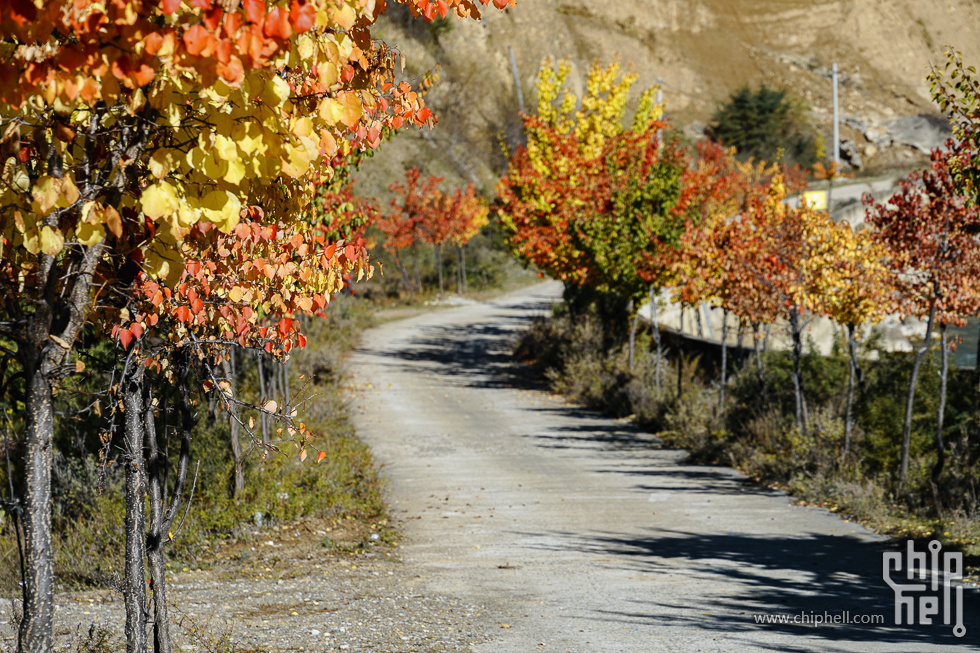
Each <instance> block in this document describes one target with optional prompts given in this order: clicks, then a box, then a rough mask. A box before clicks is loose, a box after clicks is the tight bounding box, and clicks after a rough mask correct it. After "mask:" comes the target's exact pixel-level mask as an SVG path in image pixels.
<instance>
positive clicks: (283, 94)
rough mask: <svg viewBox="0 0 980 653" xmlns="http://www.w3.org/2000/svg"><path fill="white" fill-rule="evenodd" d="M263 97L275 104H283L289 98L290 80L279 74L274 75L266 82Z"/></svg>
mask: <svg viewBox="0 0 980 653" xmlns="http://www.w3.org/2000/svg"><path fill="white" fill-rule="evenodd" d="M262 98H263V99H264V100H266V101H267V102H268V103H269V104H272V105H273V106H281V105H282V104H283V103H284V102H285V101H286V100H288V99H289V82H287V81H286V80H285V79H283V78H282V77H279V76H278V75H276V76H274V77H273V78H272V79H270V80H269V81H268V82H267V83H266V85H265V93H264V94H263V96H262Z"/></svg>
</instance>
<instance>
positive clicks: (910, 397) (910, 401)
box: [898, 298, 936, 485]
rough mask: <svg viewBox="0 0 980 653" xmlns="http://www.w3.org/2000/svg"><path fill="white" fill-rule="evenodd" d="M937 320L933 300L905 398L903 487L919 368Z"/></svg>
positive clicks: (906, 478)
mask: <svg viewBox="0 0 980 653" xmlns="http://www.w3.org/2000/svg"><path fill="white" fill-rule="evenodd" d="M935 319H936V299H935V298H933V299H932V302H931V303H930V304H929V319H928V321H927V322H926V335H925V339H924V340H923V341H922V346H921V347H919V351H917V352H916V354H915V361H914V362H913V363H912V375H911V376H910V377H909V391H908V394H907V395H906V397H905V422H904V423H903V424H902V460H901V467H900V469H899V472H898V480H899V482H900V483H901V484H902V485H905V481H906V480H908V476H909V449H910V448H911V445H912V408H913V406H914V404H915V385H916V383H917V382H918V380H919V368H920V367H922V361H923V359H924V358H925V357H926V353H928V351H929V347H931V346H932V327H933V324H934V322H935Z"/></svg>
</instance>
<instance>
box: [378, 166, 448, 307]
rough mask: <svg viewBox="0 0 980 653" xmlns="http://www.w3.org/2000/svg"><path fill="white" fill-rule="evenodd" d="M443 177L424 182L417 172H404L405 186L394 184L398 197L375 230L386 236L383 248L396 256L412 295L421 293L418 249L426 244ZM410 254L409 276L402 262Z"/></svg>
mask: <svg viewBox="0 0 980 653" xmlns="http://www.w3.org/2000/svg"><path fill="white" fill-rule="evenodd" d="M441 181H442V177H434V176H429V177H428V178H425V179H423V178H422V173H421V172H420V171H419V169H418V168H411V169H409V170H406V171H405V183H404V184H402V183H394V184H392V185H391V186H390V187H389V188H390V190H391V191H392V192H394V193H395V197H394V198H392V200H391V211H390V212H389V213H388V214H387V215H385V216H383V217H381V218H379V219H378V221H377V223H376V226H377V227H378V229H380V230H381V232H382V233H384V235H385V242H384V247H385V249H386V250H387V251H388V252H389V253H391V255H392V256H394V259H395V266H396V267H397V268H398V271H399V272H400V273H401V275H402V279H403V280H404V281H405V284H406V285H407V286H408V288H409V290H411V291H412V292H417V291H421V290H422V275H421V273H420V272H419V252H418V248H419V245H420V244H422V243H424V242H425V239H426V236H427V227H428V225H430V224H431V223H432V221H433V220H432V217H431V215H432V213H433V212H435V211H436V205H437V202H438V197H439V195H440V193H439V183H440V182H441ZM404 250H408V251H409V252H410V253H411V256H412V272H411V274H410V273H409V271H408V269H407V268H406V267H405V265H404V263H403V262H402V260H401V252H402V251H404Z"/></svg>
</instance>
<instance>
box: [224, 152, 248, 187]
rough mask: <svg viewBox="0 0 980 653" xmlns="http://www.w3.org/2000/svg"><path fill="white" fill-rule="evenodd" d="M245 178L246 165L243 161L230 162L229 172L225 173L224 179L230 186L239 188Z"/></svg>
mask: <svg viewBox="0 0 980 653" xmlns="http://www.w3.org/2000/svg"><path fill="white" fill-rule="evenodd" d="M244 178H245V164H244V163H242V161H241V159H235V160H234V161H229V162H228V171H227V172H225V175H224V177H223V179H224V180H225V181H227V182H228V183H229V184H233V185H235V186H237V185H238V184H239V183H240V182H241V181H242V179H244Z"/></svg>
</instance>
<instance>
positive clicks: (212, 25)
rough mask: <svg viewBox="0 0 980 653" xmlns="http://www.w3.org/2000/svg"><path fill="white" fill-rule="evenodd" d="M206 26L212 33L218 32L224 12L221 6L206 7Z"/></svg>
mask: <svg viewBox="0 0 980 653" xmlns="http://www.w3.org/2000/svg"><path fill="white" fill-rule="evenodd" d="M204 9H205V12H204V24H205V25H206V26H207V28H208V29H209V30H211V31H212V32H215V31H217V29H218V26H220V25H221V14H222V13H223V10H222V9H221V5H214V6H213V7H208V6H207V5H205V6H204Z"/></svg>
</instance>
